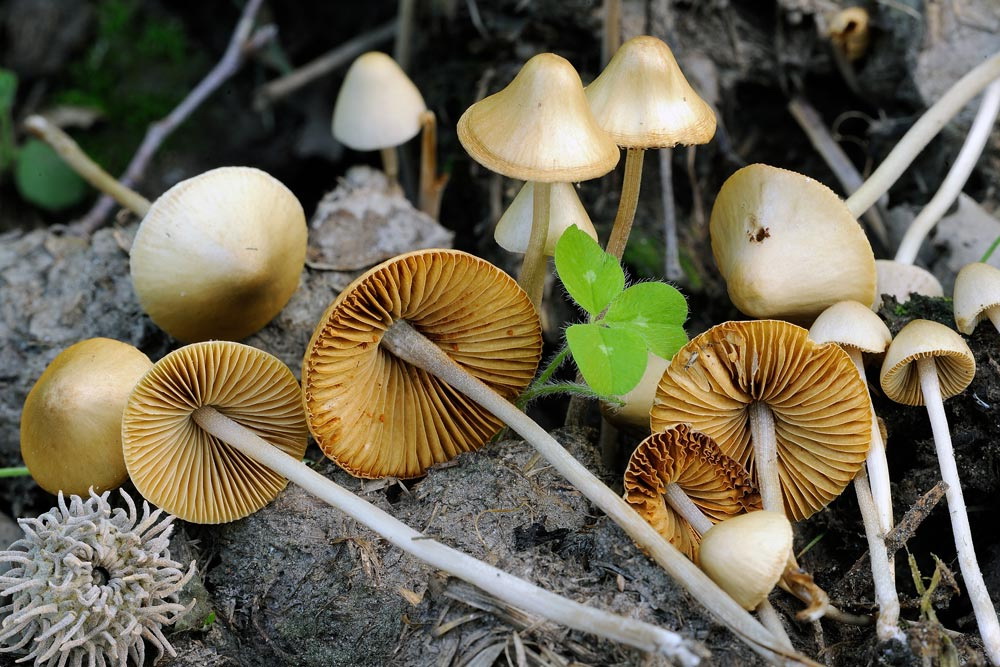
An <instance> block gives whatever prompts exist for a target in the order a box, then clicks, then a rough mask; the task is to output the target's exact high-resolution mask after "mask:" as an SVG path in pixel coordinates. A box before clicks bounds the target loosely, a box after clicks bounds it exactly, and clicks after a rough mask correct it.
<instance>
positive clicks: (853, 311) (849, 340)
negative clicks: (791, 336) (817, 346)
mask: <svg viewBox="0 0 1000 667" xmlns="http://www.w3.org/2000/svg"><path fill="white" fill-rule="evenodd" d="M809 338H811V339H813V340H814V341H816V342H817V343H836V344H837V345H840V346H841V347H849V348H853V349H855V350H859V351H861V352H865V353H867V354H882V353H883V352H885V348H887V347H889V343H891V342H892V333H891V332H890V331H889V327H887V326H886V325H885V322H883V321H882V319H881V318H880V317H879V316H878V315H876V314H875V313H874V312H873V311H872V309H871V308H867V307H865V306H863V305H861V304H860V303H858V302H857V301H840V302H838V303H835V304H833V305H832V306H830V307H829V308H827V309H826V310H824V311H823V312H822V313H820V314H819V317H817V318H816V321H815V322H813V325H812V327H810V328H809Z"/></svg>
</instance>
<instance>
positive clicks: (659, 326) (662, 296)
mask: <svg viewBox="0 0 1000 667" xmlns="http://www.w3.org/2000/svg"><path fill="white" fill-rule="evenodd" d="M687 312H688V309H687V301H685V300H684V296H683V295H682V294H681V293H680V292H678V291H677V290H676V289H674V288H673V287H671V286H670V285H667V284H666V283H657V282H652V283H639V284H637V285H632V286H631V287H629V288H628V289H627V290H625V291H624V292H622V293H621V294H619V295H618V296H617V297H616V298H615V299H614V300H613V301H612V302H611V305H610V306H608V312H607V313H606V314H605V315H604V319H603V320H602V322H604V323H605V324H607V325H608V326H609V327H611V328H612V329H626V330H628V331H632V332H634V333H636V334H638V335H639V336H641V337H642V339H643V340H644V341H645V342H646V346H647V348H648V349H649V351H650V352H652V353H653V354H655V355H657V356H660V357H663V358H664V359H670V358H671V357H673V356H674V354H675V353H676V352H677V350H679V349H680V348H681V347H683V346H684V345H685V344H686V343H687V342H688V337H687V334H686V333H685V332H684V326H683V325H684V320H686V319H687Z"/></svg>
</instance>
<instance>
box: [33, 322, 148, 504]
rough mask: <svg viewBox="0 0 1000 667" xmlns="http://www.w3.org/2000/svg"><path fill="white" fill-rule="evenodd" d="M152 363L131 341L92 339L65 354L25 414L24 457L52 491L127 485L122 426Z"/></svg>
mask: <svg viewBox="0 0 1000 667" xmlns="http://www.w3.org/2000/svg"><path fill="white" fill-rule="evenodd" d="M152 365H153V363H152V362H151V361H150V360H149V357H147V356H146V355H145V354H143V353H142V352H140V351H139V350H137V349H135V348H134V347H132V346H131V345H128V344H127V343H121V342H119V341H117V340H111V339H108V338H90V339H87V340H84V341H80V342H79V343H76V344H75V345H71V346H70V347H68V348H66V349H65V350H63V351H62V352H60V353H59V354H58V355H57V356H56V358H55V359H53V360H52V362H51V363H49V365H48V366H47V367H46V368H45V371H44V372H43V373H42V375H41V377H39V378H38V380H37V381H36V382H35V384H34V386H33V387H32V388H31V391H30V392H28V397H27V399H25V401H24V408H23V409H22V411H21V457H22V458H23V459H24V463H25V465H27V466H28V470H29V471H30V472H31V476H32V477H33V478H34V479H35V481H36V482H38V485H39V486H40V487H42V488H43V489H45V490H46V491H48V492H49V493H52V494H58V493H59V492H60V491H62V492H63V493H64V494H66V495H74V494H75V495H78V496H86V495H88V493H89V491H88V490H89V489H90V487H93V488H94V491H96V492H97V493H101V492H104V491H107V490H109V489H114V488H116V487H119V486H121V485H122V484H124V483H125V480H126V479H128V471H127V470H126V469H125V460H124V458H123V457H122V439H121V423H122V412H123V411H124V410H125V401H126V400H127V399H128V395H129V393H130V392H131V391H132V387H133V386H134V385H135V383H136V382H137V381H138V380H139V378H141V377H142V375H143V374H144V373H145V372H146V371H148V370H149V368H150V367H151V366H152Z"/></svg>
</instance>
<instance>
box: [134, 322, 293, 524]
mask: <svg viewBox="0 0 1000 667" xmlns="http://www.w3.org/2000/svg"><path fill="white" fill-rule="evenodd" d="M205 405H208V406H212V407H214V408H215V409H217V410H218V411H219V412H221V413H223V414H225V415H226V416H227V417H229V418H230V419H232V420H233V421H235V422H237V423H238V424H240V425H241V426H243V427H245V428H248V429H250V430H251V431H253V432H254V433H255V434H257V435H258V436H260V437H261V438H263V439H264V440H266V441H267V442H269V443H270V444H272V445H274V446H275V447H277V448H278V449H280V450H281V451H283V452H285V453H286V454H288V455H289V456H292V457H294V458H295V459H297V460H298V459H301V458H302V456H303V454H305V451H306V438H307V437H308V435H309V433H308V431H307V430H306V423H305V415H304V414H303V412H302V398H301V393H300V391H299V383H298V382H296V380H295V376H293V375H292V372H291V371H290V370H289V369H288V367H287V366H285V364H283V363H282V362H281V361H280V360H278V359H277V358H275V357H273V356H271V355H270V354H268V353H266V352H263V351H261V350H258V349H256V348H253V347H250V346H249V345H243V344H241V343H233V342H229V341H218V340H216V341H208V342H205V343H195V344H193V345H187V346H185V347H182V348H180V349H177V350H174V351H173V352H171V353H170V354H168V355H167V356H165V357H163V358H162V359H160V360H159V361H158V362H156V364H155V365H154V366H153V368H152V369H150V371H149V372H148V373H146V375H145V376H143V378H142V379H141V380H140V381H139V383H138V384H137V385H136V386H135V389H134V390H133V391H132V394H131V396H129V399H128V405H127V407H126V408H125V414H124V417H123V419H122V422H121V435H122V443H123V445H124V453H125V462H126V464H127V466H128V471H129V474H130V475H131V476H132V481H133V482H134V483H135V488H136V489H138V490H139V493H141V494H142V495H143V497H144V498H146V500H148V501H150V502H151V503H153V504H154V505H156V506H158V507H162V508H163V509H164V510H166V511H167V512H170V513H171V514H175V515H177V516H179V517H180V518H182V519H184V520H185V521H191V522H193V523H225V522H227V521H235V520H236V519H240V518H242V517H245V516H247V515H249V514H253V513H254V512H256V511H257V510H259V509H260V508H261V507H263V506H264V505H266V504H267V503H269V502H271V501H272V500H273V499H274V497H275V496H277V495H278V493H279V492H280V491H281V490H282V489H283V488H285V485H286V484H288V480H286V479H285V478H284V477H282V476H281V475H279V474H278V473H276V472H274V471H272V470H271V469H270V468H267V467H265V466H263V465H261V464H259V463H257V462H256V461H254V460H253V459H251V458H249V457H247V456H246V455H244V454H242V453H240V452H239V451H237V450H236V449H234V448H232V447H231V446H229V445H228V444H226V443H225V442H223V441H221V440H219V439H218V438H216V437H215V436H213V435H210V434H208V433H207V432H206V431H204V430H202V428H201V427H200V426H198V424H196V423H195V421H194V418H193V417H192V416H191V413H193V412H194V411H195V410H196V409H198V408H200V407H202V406H205Z"/></svg>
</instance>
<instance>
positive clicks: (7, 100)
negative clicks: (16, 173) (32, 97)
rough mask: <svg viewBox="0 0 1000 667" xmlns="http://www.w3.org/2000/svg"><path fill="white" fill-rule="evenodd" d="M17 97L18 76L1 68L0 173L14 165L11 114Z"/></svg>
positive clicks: (14, 152)
mask: <svg viewBox="0 0 1000 667" xmlns="http://www.w3.org/2000/svg"><path fill="white" fill-rule="evenodd" d="M16 96H17V75H16V74H14V73H13V72H11V71H10V70H7V69H4V68H2V67H0V172H4V171H6V170H7V169H8V168H9V167H10V166H11V165H12V164H13V163H14V156H15V154H16V151H15V150H14V148H15V147H14V128H13V122H12V121H11V114H12V111H13V109H14V100H15V98H16Z"/></svg>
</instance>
